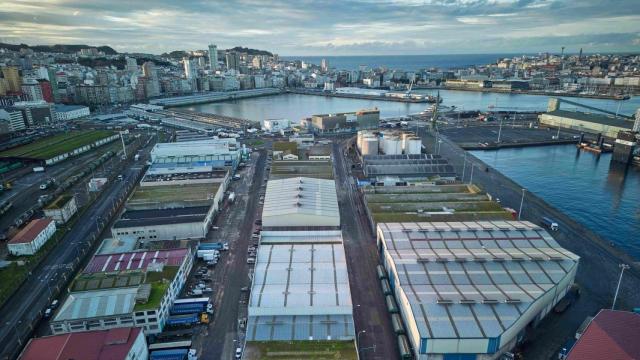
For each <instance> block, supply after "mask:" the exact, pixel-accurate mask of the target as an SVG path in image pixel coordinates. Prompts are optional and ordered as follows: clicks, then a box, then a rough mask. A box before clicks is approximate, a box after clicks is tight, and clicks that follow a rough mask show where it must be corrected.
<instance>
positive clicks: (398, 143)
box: [356, 130, 422, 156]
mask: <svg viewBox="0 0 640 360" xmlns="http://www.w3.org/2000/svg"><path fill="white" fill-rule="evenodd" d="M356 147H357V149H358V152H359V153H360V155H361V156H367V155H379V154H384V155H401V154H405V155H419V154H421V153H422V139H420V137H418V136H416V135H415V134H414V133H412V132H407V131H394V130H382V131H371V130H368V131H358V136H357V138H356Z"/></svg>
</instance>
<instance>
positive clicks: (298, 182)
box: [262, 177, 340, 227]
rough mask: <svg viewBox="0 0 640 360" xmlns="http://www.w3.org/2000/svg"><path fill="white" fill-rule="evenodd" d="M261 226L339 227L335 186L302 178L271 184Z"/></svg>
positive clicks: (320, 180)
mask: <svg viewBox="0 0 640 360" xmlns="http://www.w3.org/2000/svg"><path fill="white" fill-rule="evenodd" d="M262 224H263V226H265V227H285V226H286V227H314V226H329V227H337V226H340V214H339V210H338V197H337V195H336V186H335V182H334V181H333V180H324V179H314V178H304V177H299V178H290V179H281V180H270V181H269V182H268V183H267V190H266V193H265V200H264V209H263V212H262Z"/></svg>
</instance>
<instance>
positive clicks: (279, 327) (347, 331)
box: [246, 230, 355, 341]
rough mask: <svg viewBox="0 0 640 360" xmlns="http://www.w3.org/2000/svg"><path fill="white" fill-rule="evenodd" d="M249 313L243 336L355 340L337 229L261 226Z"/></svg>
mask: <svg viewBox="0 0 640 360" xmlns="http://www.w3.org/2000/svg"><path fill="white" fill-rule="evenodd" d="M248 313H249V316H248V320H247V333H246V334H247V335H246V336H247V341H290V340H315V341H318V340H352V339H354V337H355V330H354V323H353V304H352V302H351V292H350V288H349V275H348V272H347V264H346V260H345V252H344V247H343V244H342V235H341V232H340V230H329V231H263V232H262V234H261V240H260V246H259V248H258V256H257V261H256V267H255V271H254V276H253V284H252V289H251V297H250V299H249V310H248Z"/></svg>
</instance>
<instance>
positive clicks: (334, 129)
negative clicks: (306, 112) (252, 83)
mask: <svg viewBox="0 0 640 360" xmlns="http://www.w3.org/2000/svg"><path fill="white" fill-rule="evenodd" d="M379 123H380V110H378V108H374V109H364V110H359V111H356V112H345V113H336V114H318V115H312V116H311V117H310V118H308V119H303V121H302V125H306V127H307V128H308V129H310V130H312V131H313V132H315V133H318V134H328V133H345V132H354V131H357V130H363V129H375V128H377V127H378V124H379Z"/></svg>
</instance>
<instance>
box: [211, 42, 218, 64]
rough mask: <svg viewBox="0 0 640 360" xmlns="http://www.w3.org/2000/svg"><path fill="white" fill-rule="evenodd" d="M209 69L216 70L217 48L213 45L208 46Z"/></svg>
mask: <svg viewBox="0 0 640 360" xmlns="http://www.w3.org/2000/svg"><path fill="white" fill-rule="evenodd" d="M209 67H210V68H211V70H213V71H216V70H218V47H217V46H216V45H214V44H211V45H209Z"/></svg>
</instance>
